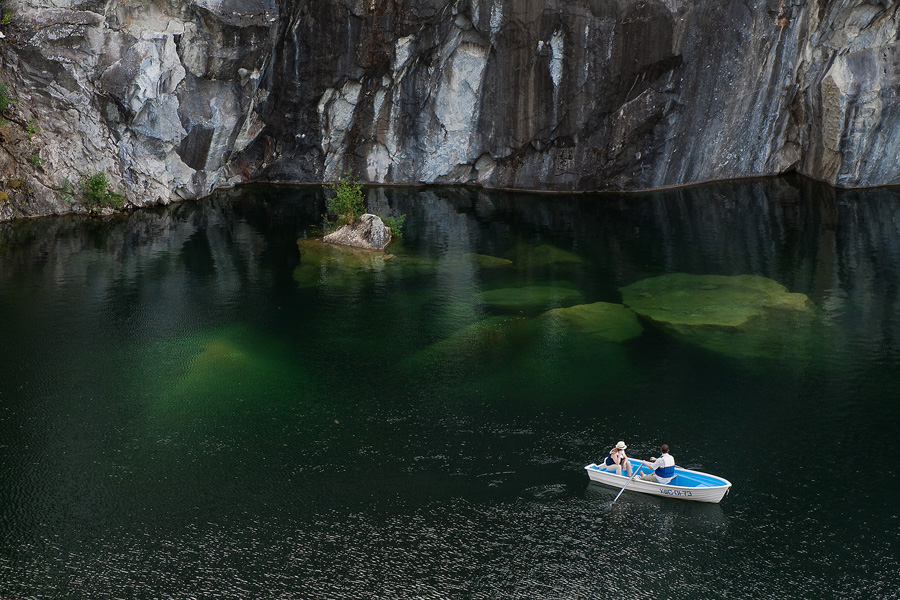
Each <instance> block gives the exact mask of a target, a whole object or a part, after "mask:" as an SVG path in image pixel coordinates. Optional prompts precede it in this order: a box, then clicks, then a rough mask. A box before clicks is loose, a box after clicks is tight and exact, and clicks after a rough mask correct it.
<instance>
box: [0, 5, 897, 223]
mask: <svg viewBox="0 0 900 600" xmlns="http://www.w3.org/2000/svg"><path fill="white" fill-rule="evenodd" d="M4 6H5V7H7V8H12V9H13V10H14V13H13V16H12V19H11V22H10V23H9V24H8V25H6V26H4V27H2V29H3V32H4V33H5V34H6V38H5V39H3V40H0V57H2V67H0V80H2V81H5V82H6V83H7V85H8V88H9V93H10V94H11V95H12V96H14V97H16V98H18V99H19V102H18V103H17V104H15V105H13V106H12V107H11V108H9V109H8V110H7V111H6V112H5V115H6V118H7V119H8V120H9V121H10V123H8V124H7V125H5V126H4V127H2V128H0V132H2V135H3V143H2V150H3V151H2V152H0V172H2V174H3V178H4V182H5V189H4V193H6V194H7V198H8V200H6V202H5V203H4V202H3V201H0V218H9V217H11V216H15V215H16V214H33V213H47V212H58V211H63V210H69V206H70V205H71V204H74V206H75V207H76V208H78V206H79V204H78V194H77V191H76V193H74V194H68V195H67V192H66V190H68V189H69V188H68V187H66V186H65V185H64V184H65V181H66V180H68V181H69V182H75V181H77V180H78V179H79V178H80V177H82V176H84V175H85V174H90V173H95V172H104V173H107V174H108V175H109V176H110V178H111V179H112V180H113V182H114V186H116V187H119V188H121V189H122V190H123V191H124V192H125V193H126V195H127V196H128V198H129V200H130V201H131V202H132V203H135V204H139V205H144V204H153V203H165V202H169V201H171V200H175V199H180V198H193V197H198V196H202V195H205V194H207V193H209V192H210V191H211V190H212V189H213V188H214V187H216V186H217V185H221V184H224V183H236V182H242V181H253V180H270V181H306V182H313V181H320V180H322V179H329V178H333V177H336V176H338V175H340V174H341V173H343V172H344V171H345V170H353V171H355V172H356V173H359V174H360V175H361V176H362V178H363V179H364V180H367V181H371V182H383V183H401V184H409V183H423V182H424V183H434V182H453V183H457V182H459V183H477V184H481V185H485V186H492V187H507V188H530V189H551V190H595V189H596V190H603V189H647V188H658V187H666V186H675V185H683V184H689V183H696V182H701V181H709V180H718V179H728V178H735V177H745V176H756V175H768V174H777V173H782V172H785V171H788V170H792V169H796V170H799V171H800V172H802V173H804V174H806V175H808V176H811V177H814V178H817V179H822V180H824V181H827V182H829V183H831V184H834V185H838V186H845V187H859V186H870V185H881V184H890V183H897V182H898V181H900V160H898V154H900V103H898V102H897V100H896V96H897V92H898V90H900V50H898V49H897V48H900V46H898V45H897V43H896V42H897V38H898V31H900V13H898V6H900V3H897V2H893V1H892V0H879V1H877V2H873V1H870V0H837V1H828V2H826V1H825V0H811V1H806V0H785V1H784V2H781V0H766V1H762V0H756V1H751V2H749V3H748V2H730V1H726V2H721V1H713V0H540V1H538V0H515V1H513V0H319V1H316V0H281V1H279V2H276V0H249V1H238V0H145V1H142V2H137V1H130V0H104V1H99V0H96V1H78V0H68V1H67V0H24V1H23V0H20V1H18V2H15V1H8V0H7V1H6V2H4ZM31 119H34V121H33V122H32V121H31ZM29 124H31V125H32V129H34V125H35V124H36V127H37V128H38V130H39V133H37V134H34V133H31V135H29V131H28V126H29ZM34 157H37V158H36V159H35V158H34ZM10 182H12V186H11V185H10ZM16 183H18V187H15V184H16ZM0 199H2V195H0Z"/></svg>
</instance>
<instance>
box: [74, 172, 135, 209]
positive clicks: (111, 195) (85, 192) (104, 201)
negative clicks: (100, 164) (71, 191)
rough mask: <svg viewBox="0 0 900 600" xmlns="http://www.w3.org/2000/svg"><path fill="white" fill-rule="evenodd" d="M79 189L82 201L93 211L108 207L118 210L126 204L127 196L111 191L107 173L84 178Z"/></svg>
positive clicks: (79, 184)
mask: <svg viewBox="0 0 900 600" xmlns="http://www.w3.org/2000/svg"><path fill="white" fill-rule="evenodd" d="M78 187H79V189H80V190H81V197H82V201H83V202H84V203H85V204H86V205H87V206H89V207H90V208H91V209H94V208H104V207H107V206H109V207H112V208H117V209H118V208H122V207H123V206H124V204H125V196H123V195H122V194H119V193H118V192H114V191H112V190H111V189H110V187H109V180H108V179H107V178H106V173H94V174H93V175H90V176H86V177H82V178H81V181H80V182H79V183H78Z"/></svg>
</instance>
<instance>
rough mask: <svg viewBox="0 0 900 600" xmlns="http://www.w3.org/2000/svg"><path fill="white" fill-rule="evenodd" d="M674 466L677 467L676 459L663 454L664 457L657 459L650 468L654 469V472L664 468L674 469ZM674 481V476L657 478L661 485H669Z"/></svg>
mask: <svg viewBox="0 0 900 600" xmlns="http://www.w3.org/2000/svg"><path fill="white" fill-rule="evenodd" d="M674 466H675V459H674V458H673V457H672V455H670V454H663V455H662V456H660V457H659V458H657V459H656V461H655V462H654V463H653V464H652V465H650V468H651V469H653V470H654V471H656V469H661V468H663V467H674ZM673 479H675V476H674V475H673V476H672V477H660V476H659V475H657V476H656V480H657V481H658V482H660V483H669V482H670V481H672V480H673Z"/></svg>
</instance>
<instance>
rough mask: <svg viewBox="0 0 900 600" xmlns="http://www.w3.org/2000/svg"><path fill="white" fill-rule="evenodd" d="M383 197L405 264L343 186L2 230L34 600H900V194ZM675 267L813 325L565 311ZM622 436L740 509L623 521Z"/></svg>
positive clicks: (9, 570)
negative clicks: (341, 225)
mask: <svg viewBox="0 0 900 600" xmlns="http://www.w3.org/2000/svg"><path fill="white" fill-rule="evenodd" d="M368 203H369V207H370V209H372V210H376V211H378V212H380V213H382V214H400V213H403V214H406V215H407V221H406V227H405V230H406V235H405V238H404V240H403V241H402V242H401V243H396V242H395V243H394V244H392V245H391V246H389V248H388V253H389V254H390V255H391V256H387V257H384V256H373V255H358V254H351V255H349V257H344V258H342V257H341V255H335V254H333V253H329V252H323V251H322V249H321V247H320V246H315V245H313V242H310V241H309V238H310V237H313V236H315V234H316V232H317V230H318V229H319V228H320V227H321V217H320V215H321V213H322V212H324V196H323V194H322V191H321V189H319V188H313V187H310V188H296V187H262V186H253V187H244V188H239V189H237V190H233V191H229V192H224V193H219V194H217V195H215V196H214V197H212V198H209V199H207V200H204V201H201V202H197V203H187V204H182V205H178V206H171V207H168V208H166V209H159V210H145V211H140V212H135V213H131V214H127V215H121V216H116V217H112V218H106V219H104V218H83V217H74V216H67V217H59V218H56V217H54V218H44V219H39V220H29V221H23V222H16V223H12V224H0V324H2V336H0V340H2V341H0V541H2V543H0V598H241V599H246V598H663V597H679V598H714V597H715V598H830V597H841V598H865V599H869V598H898V597H900V592H898V574H900V535H898V530H900V500H898V494H900V466H898V463H897V458H896V455H897V441H898V435H897V433H898V430H900V368H898V367H900V312H898V308H900V306H898V303H900V191H898V190H871V191H860V192H838V191H835V190H832V189H829V188H826V187H822V186H819V185H817V184H813V183H811V182H808V181H804V180H799V179H767V180H756V181H747V182H736V183H728V184H715V185H708V186H701V187H695V188H688V189H682V190H676V191H669V192H662V193H653V194H642V195H628V196H591V195H579V196H541V195H533V194H532V195H529V194H510V193H493V192H491V193H488V192H483V191H474V190H467V189H441V188H437V189H435V188H429V189H421V190H418V189H373V190H370V191H369V198H368ZM298 240H300V241H299V243H298ZM498 259H500V260H498ZM672 273H688V274H692V275H698V276H699V275H722V276H737V275H758V276H761V277H765V278H769V279H772V280H774V281H776V282H778V283H779V284H781V285H783V286H784V287H785V288H786V290H787V291H788V292H791V293H802V294H805V295H806V296H807V297H808V299H809V304H808V310H806V311H804V312H802V314H801V313H800V312H797V313H791V312H786V313H784V312H783V313H778V314H777V315H775V313H772V314H773V315H775V316H772V318H771V320H768V318H763V319H762V320H760V319H757V320H756V325H754V327H755V329H752V330H748V331H744V330H741V331H739V332H737V333H735V332H725V333H723V332H722V331H719V330H716V329H715V328H711V329H709V330H708V331H707V330H704V329H703V328H700V331H699V333H697V334H696V335H684V336H682V335H674V334H672V333H671V332H670V331H666V330H663V329H660V328H656V327H653V326H651V325H650V324H649V323H648V322H647V321H642V322H641V323H640V325H639V328H638V330H637V332H636V333H635V332H632V333H631V334H628V335H622V336H619V338H621V339H619V338H617V339H610V337H616V336H615V335H612V336H610V335H607V333H608V332H606V333H605V332H604V331H600V332H599V334H598V332H597V331H596V330H590V328H587V329H585V328H583V327H579V326H578V322H577V320H575V321H572V320H568V321H567V320H566V319H564V318H562V317H561V316H560V315H563V314H569V313H560V312H558V311H557V312H551V313H547V312H546V311H547V310H549V309H554V308H566V307H570V306H573V305H583V304H590V303H595V302H607V303H611V304H619V303H621V302H622V292H620V289H621V288H622V287H625V286H629V285H631V284H634V283H636V282H639V281H642V280H645V279H648V278H653V277H658V276H661V275H665V274H672ZM701 287H702V286H701ZM713 287H714V286H713ZM703 289H706V288H703ZM664 308H665V307H664ZM623 310H624V309H623ZM625 312H627V311H625ZM612 329H615V328H612ZM616 331H618V330H616ZM604 336H606V337H604ZM618 440H625V441H626V443H627V444H628V452H629V454H630V455H631V456H636V457H640V458H649V456H650V455H653V454H655V453H656V452H657V449H658V447H659V445H660V444H661V443H668V444H669V445H670V446H671V449H672V454H673V455H674V456H675V458H676V461H677V462H678V464H680V465H682V466H685V467H688V468H695V469H699V470H703V471H707V472H710V473H714V474H717V475H720V476H722V477H725V478H727V479H729V480H730V481H731V482H732V483H733V485H734V487H733V489H732V490H731V493H730V494H729V495H728V496H726V497H725V499H724V500H723V501H722V503H721V504H718V505H705V504H698V505H695V504H693V503H689V502H684V501H678V500H671V499H662V498H656V497H649V496H643V495H639V494H634V493H628V492H626V493H625V494H623V495H622V496H621V498H619V500H618V501H617V502H616V503H615V504H613V502H612V501H613V498H614V497H615V494H616V490H614V489H610V488H603V487H599V486H597V485H596V484H589V483H588V479H587V476H586V474H585V472H584V470H583V467H584V465H586V464H588V463H591V462H595V461H598V460H600V458H601V457H603V456H604V455H605V454H606V452H607V451H608V449H609V447H610V446H612V445H613V444H615V443H616V442H617V441H618Z"/></svg>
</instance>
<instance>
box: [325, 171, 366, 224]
mask: <svg viewBox="0 0 900 600" xmlns="http://www.w3.org/2000/svg"><path fill="white" fill-rule="evenodd" d="M325 189H326V190H328V191H330V192H331V193H332V194H333V196H331V197H330V198H328V200H327V205H328V214H330V215H332V216H334V217H336V218H337V224H336V227H341V226H343V225H349V224H353V222H354V221H356V219H358V218H359V217H361V216H362V214H363V193H362V190H363V187H362V184H361V183H360V182H359V181H358V180H357V179H356V178H355V177H353V173H350V172H347V173H344V176H343V177H341V178H340V179H339V180H337V181H335V182H333V183H329V184H327V185H326V186H325Z"/></svg>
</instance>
